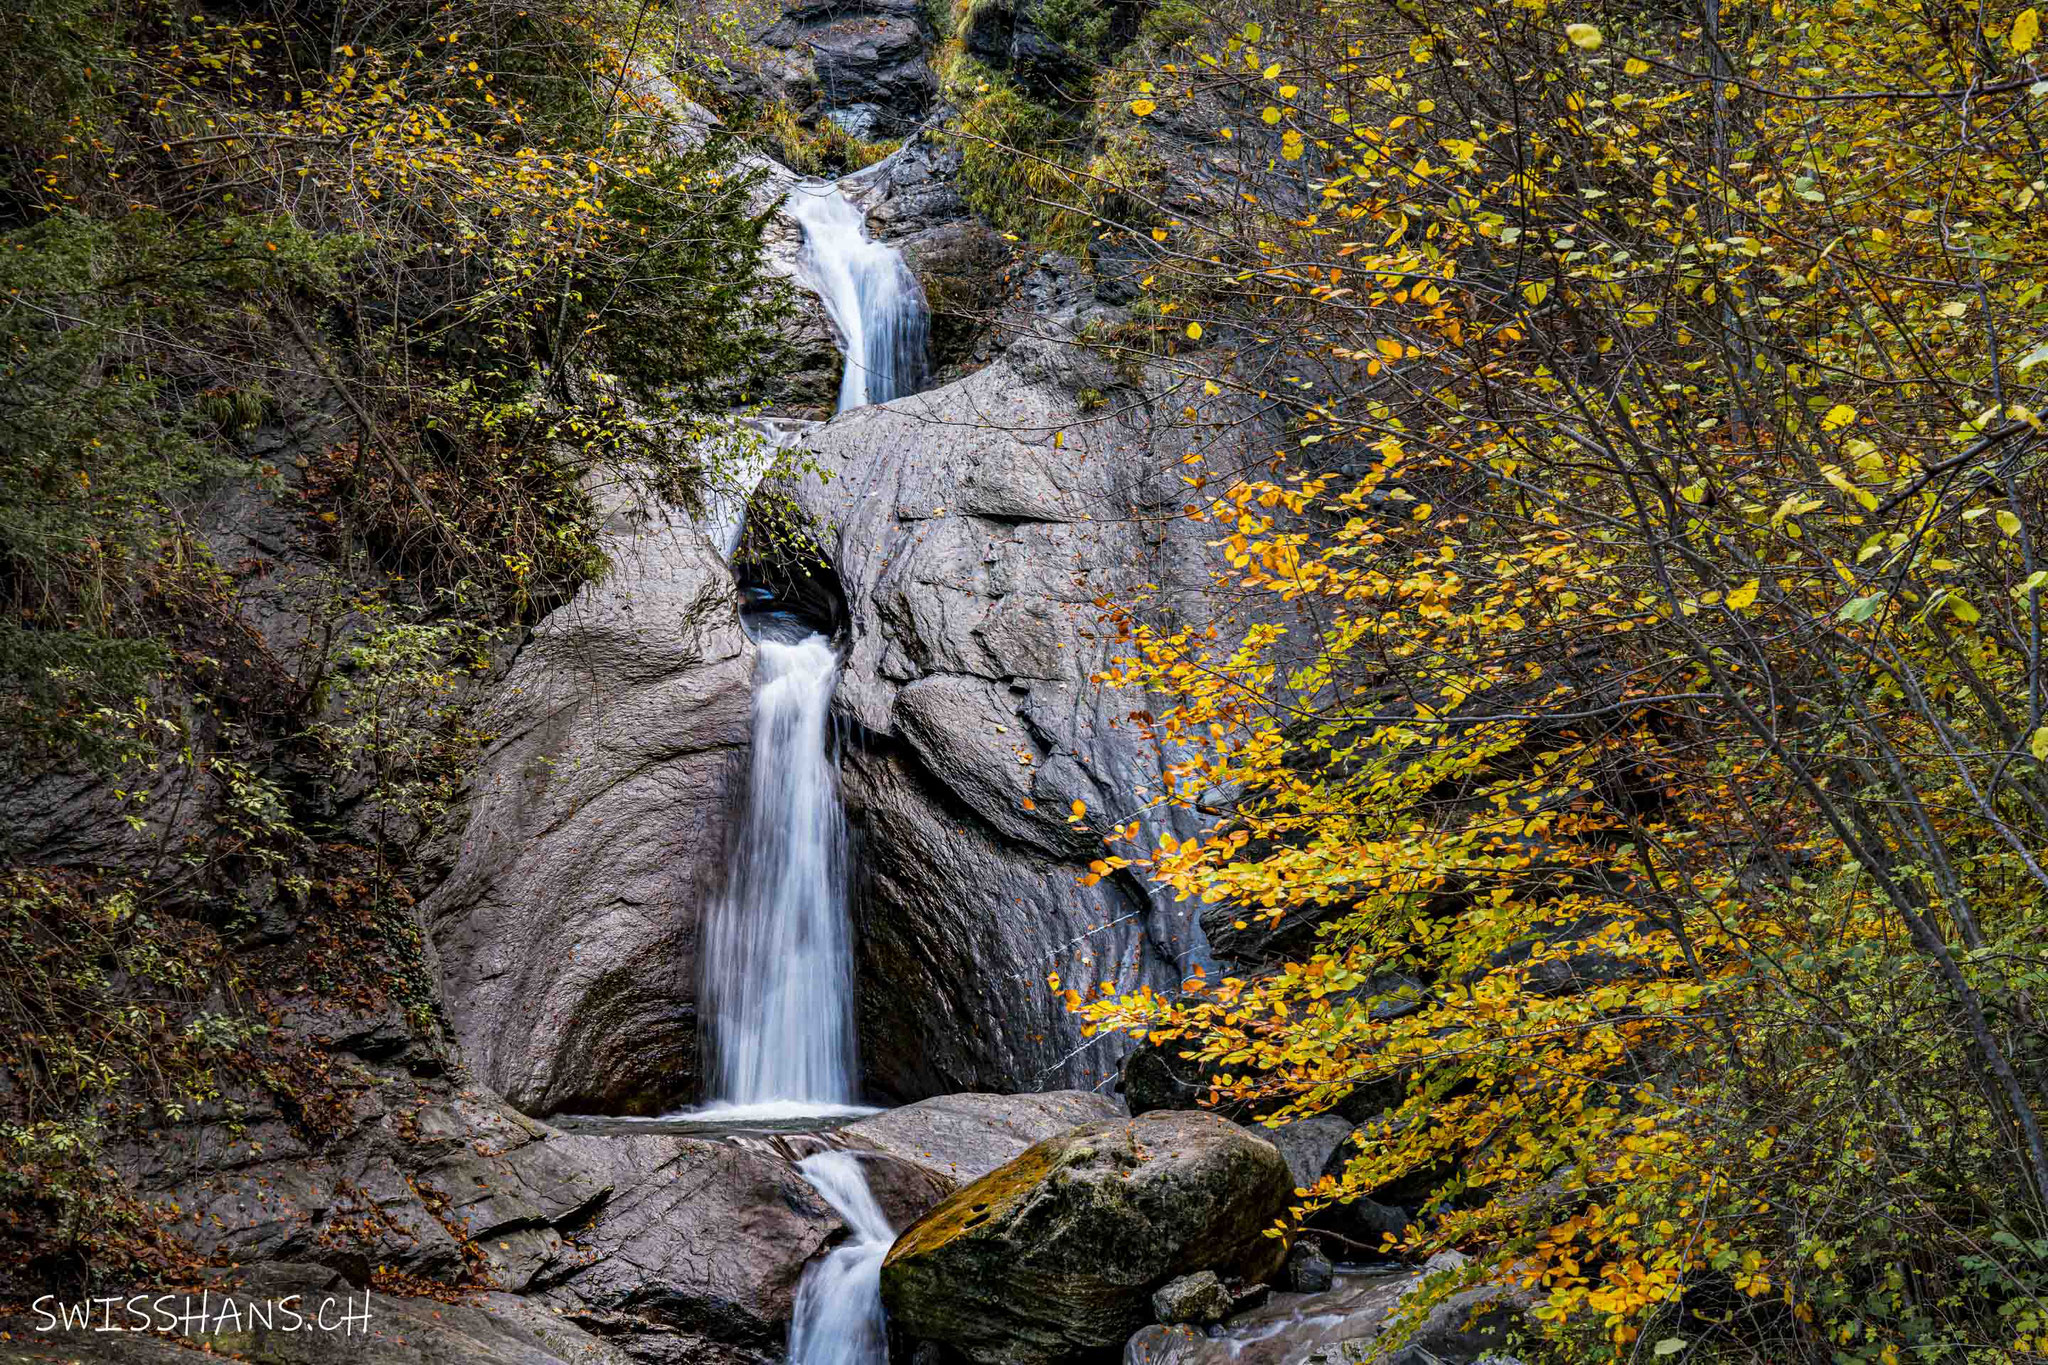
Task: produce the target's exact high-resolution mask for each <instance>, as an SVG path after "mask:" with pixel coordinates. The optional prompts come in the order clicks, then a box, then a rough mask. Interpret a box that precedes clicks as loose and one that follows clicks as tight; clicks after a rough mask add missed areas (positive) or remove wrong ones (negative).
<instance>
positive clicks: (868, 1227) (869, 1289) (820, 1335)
mask: <svg viewBox="0 0 2048 1365" xmlns="http://www.w3.org/2000/svg"><path fill="white" fill-rule="evenodd" d="M797 1169H798V1170H799V1171H801V1172H803V1177H804V1179H806V1180H808V1181H810V1182H811V1188H813V1189H815V1190H816V1191H817V1192H818V1193H819V1194H821V1195H823V1196H825V1202H826V1203H828V1204H830V1205H831V1206H832V1207H833V1208H834V1209H836V1210H838V1212H839V1216H840V1217H841V1218H844V1219H845V1220H846V1226H847V1228H848V1229H849V1230H850V1231H851V1232H852V1234H853V1235H852V1236H851V1237H849V1238H847V1240H845V1241H844V1242H841V1243H840V1244H839V1245H838V1246H836V1247H834V1248H832V1250H831V1251H830V1252H829V1253H827V1255H826V1257H825V1259H824V1260H822V1261H813V1262H812V1263H811V1264H810V1265H808V1266H806V1267H805V1268H804V1278H803V1282H802V1283H801V1284H799V1285H798V1286H797V1291H796V1316H795V1317H793V1318H792V1319H791V1320H790V1324H789V1365H882V1362H884V1361H886V1360H887V1359H888V1357H889V1348H888V1342H887V1338H886V1336H885V1330H884V1329H885V1319H884V1317H883V1314H882V1258H883V1257H885V1256H887V1255H888V1254H889V1246H890V1244H891V1243H892V1242H894V1241H895V1240H896V1232H895V1229H893V1228H891V1227H890V1226H889V1219H888V1216H887V1215H885V1214H884V1213H883V1212H882V1209H881V1206H880V1205H879V1204H877V1203H876V1202H875V1196H874V1194H873V1193H872V1192H871V1191H870V1190H869V1189H868V1181H867V1177H866V1176H865V1175H863V1174H862V1173H861V1168H860V1159H859V1158H858V1157H856V1156H854V1155H853V1154H852V1153H851V1152H819V1153H818V1154H817V1155H816V1156H810V1157H805V1158H804V1159H803V1161H802V1162H800V1163H798V1165H797Z"/></svg>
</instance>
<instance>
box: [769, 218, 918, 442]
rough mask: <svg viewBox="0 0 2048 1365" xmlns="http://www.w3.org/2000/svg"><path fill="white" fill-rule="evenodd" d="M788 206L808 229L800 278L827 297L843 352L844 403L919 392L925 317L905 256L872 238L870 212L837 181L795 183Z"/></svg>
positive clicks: (883, 400) (841, 398)
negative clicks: (867, 214) (864, 211)
mask: <svg viewBox="0 0 2048 1365" xmlns="http://www.w3.org/2000/svg"><path fill="white" fill-rule="evenodd" d="M785 207H786V208H787V210H788V212H789V216H790V217H792V218H794V219H796V221H797V222H798V223H799V224H801V225H802V227H803V230H804V252H803V257H802V259H801V261H800V262H799V278H800V279H801V280H802V281H803V283H804V284H805V285H807V286H809V287H810V288H811V289H812V290H813V291H814V292H815V293H816V294H817V295H818V297H819V298H820V299H822V300H823V301H824V304H825V312H826V313H827V314H828V315H829V316H830V317H831V319H832V325H833V326H834V327H836V328H838V329H839V336H840V341H841V344H842V346H843V347H844V349H845V352H846V369H845V372H844V375H843V377H842V378H841V379H840V381H839V411H841V412H845V411H847V410H848V409H849V408H858V407H865V406H866V405H868V404H869V403H886V402H888V401H889V400H890V399H891V398H900V397H901V396H903V395H904V394H906V393H914V392H916V391H917V387H918V385H919V384H920V383H922V382H923V380H924V361H925V355H924V352H925V334H926V331H927V327H928V321H927V318H926V313H925V302H924V294H923V291H921V290H920V289H919V288H918V284H917V277H916V276H915V275H912V274H911V273H910V268H909V267H908V266H906V265H905V264H904V263H903V257H902V256H901V255H900V254H899V253H898V252H897V250H896V249H895V248H894V247H891V246H884V245H883V244H881V243H880V242H876V241H871V240H869V238H868V235H867V225H866V218H865V216H864V215H863V214H862V213H861V211H860V210H859V209H858V208H856V207H854V205H853V204H852V203H851V202H850V201H849V200H848V199H847V198H846V196H845V195H844V194H843V193H841V191H840V188H839V186H837V185H833V184H824V183H808V184H802V185H798V186H796V187H795V188H794V189H792V190H791V191H790V192H789V198H788V200H787V201H786V203H785Z"/></svg>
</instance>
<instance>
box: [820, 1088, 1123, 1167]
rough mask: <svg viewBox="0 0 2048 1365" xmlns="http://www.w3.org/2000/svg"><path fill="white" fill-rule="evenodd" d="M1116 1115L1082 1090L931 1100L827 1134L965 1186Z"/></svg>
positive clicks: (1111, 1105) (1105, 1101)
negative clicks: (1048, 1141)
mask: <svg viewBox="0 0 2048 1365" xmlns="http://www.w3.org/2000/svg"><path fill="white" fill-rule="evenodd" d="M1118 1113H1119V1110H1118V1109H1117V1106H1116V1102H1115V1101H1114V1100H1111V1099H1109V1098H1107V1097H1106V1096H1103V1095H1097V1094H1092V1093H1090V1092H1088V1091H1085V1090H1053V1091H1048V1092H1046V1093H1044V1094H1037V1095H937V1096H934V1097H933V1098H931V1099H928V1100H920V1101H918V1102H917V1103H916V1104H907V1105H904V1106H903V1107H902V1108H900V1109H890V1110H886V1111H884V1112H883V1113H880V1114H877V1115H876V1116H875V1117H873V1118H871V1119H862V1120H861V1121H860V1122H859V1123H852V1124H848V1125H847V1126H846V1127H844V1128H841V1129H840V1130H839V1131H838V1132H837V1133H836V1134H835V1135H834V1136H835V1138H836V1139H837V1140H838V1142H839V1143H840V1145H842V1146H845V1147H852V1148H859V1149H863V1150H866V1151H873V1152H883V1153H886V1154H888V1155H890V1156H894V1157H900V1158H902V1159H903V1160H905V1161H914V1162H917V1163H918V1164H919V1165H921V1166H927V1167H930V1168H931V1169H932V1170H935V1171H937V1172H939V1173H940V1174H942V1175H944V1176H946V1177H947V1178H948V1179H950V1180H951V1181H952V1182H953V1183H954V1184H955V1185H964V1184H966V1183H968V1182H969V1181H972V1180H979V1179H980V1178H981V1177H982V1176H985V1175H987V1174H988V1173H989V1172H990V1171H993V1170H994V1169H995V1168H996V1167H998V1166H1003V1165H1007V1164H1009V1163H1010V1162H1011V1161H1014V1160H1015V1159H1016V1158H1018V1157H1020V1156H1022V1155H1023V1154H1024V1152H1025V1150H1026V1149H1027V1148H1029V1147H1032V1146H1034V1145H1036V1144H1037V1143H1039V1142H1042V1141H1044V1140H1045V1139H1046V1138H1049V1137H1054V1136H1056V1135H1058V1134H1060V1133H1064V1132H1067V1131H1069V1130H1070V1129H1074V1128H1078V1127H1080V1126H1081V1125H1082V1124H1084V1123H1092V1122H1095V1121H1096V1120H1099V1119H1107V1118H1113V1117H1115V1116H1116V1115H1117V1114H1118Z"/></svg>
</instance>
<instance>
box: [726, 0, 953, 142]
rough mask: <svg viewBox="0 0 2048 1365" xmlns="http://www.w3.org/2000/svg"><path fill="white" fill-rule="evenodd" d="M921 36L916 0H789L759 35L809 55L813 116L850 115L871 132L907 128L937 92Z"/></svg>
mask: <svg viewBox="0 0 2048 1365" xmlns="http://www.w3.org/2000/svg"><path fill="white" fill-rule="evenodd" d="M929 40H930V35H929V34H928V33H927V32H926V31H925V26H924V20H923V17H922V15H921V14H920V12H919V8H918V3H917V0H791V3H790V4H789V5H788V6H787V8H785V9H784V11H783V18H782V21H781V22H780V23H777V24H775V25H774V26H772V27H771V28H769V29H768V31H767V32H766V33H764V34H762V35H761V38H760V40H759V41H760V43H761V44H762V45H763V46H764V47H768V48H774V49H780V50H782V51H785V52H787V53H789V54H790V56H791V57H792V58H794V59H796V60H797V61H799V62H801V61H803V60H805V59H808V60H809V63H810V66H811V72H812V81H811V82H810V85H811V88H812V89H813V90H815V92H816V95H817V100H818V103H817V106H816V113H817V115H818V116H819V117H827V118H829V117H832V116H833V115H835V114H837V115H841V116H842V117H843V118H851V119H854V120H856V121H858V122H859V123H861V124H862V125H863V126H864V127H865V129H866V131H865V132H864V133H863V134H862V135H863V136H866V137H869V138H875V137H901V136H903V135H904V134H905V133H908V132H909V131H910V130H911V129H913V128H915V127H916V126H917V123H918V121H919V120H920V119H921V118H922V117H923V116H924V113H925V110H927V109H929V108H930V107H931V103H932V101H933V100H934V99H935V98H937V96H938V93H939V80H938V77H937V76H935V75H934V74H933V73H932V69H931V67H930V66H929V65H928V64H927V62H926V60H925V52H926V48H927V46H928V43H929Z"/></svg>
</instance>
